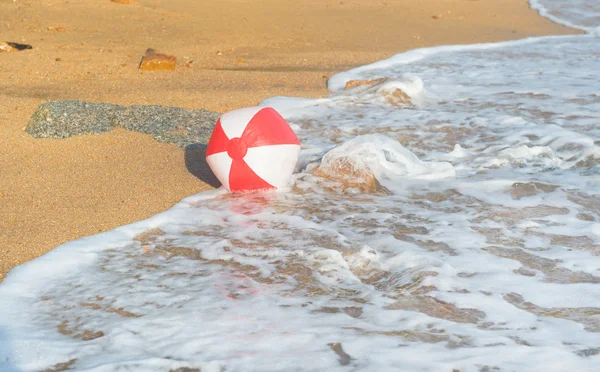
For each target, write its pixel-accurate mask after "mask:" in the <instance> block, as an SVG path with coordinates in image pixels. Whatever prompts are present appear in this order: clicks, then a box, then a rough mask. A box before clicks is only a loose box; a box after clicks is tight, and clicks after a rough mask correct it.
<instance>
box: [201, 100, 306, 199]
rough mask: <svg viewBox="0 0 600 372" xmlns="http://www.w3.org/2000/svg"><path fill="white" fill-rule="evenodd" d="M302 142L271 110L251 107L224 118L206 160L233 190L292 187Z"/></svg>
mask: <svg viewBox="0 0 600 372" xmlns="http://www.w3.org/2000/svg"><path fill="white" fill-rule="evenodd" d="M299 152H300V142H299V141H298V137H296V134H295V133H294V131H293V130H292V128H290V125H289V124H288V123H287V122H286V121H285V119H284V118H282V117H281V115H279V113H278V112H277V111H275V110H274V109H273V108H271V107H248V108H243V109H239V110H235V111H231V112H228V113H226V114H223V115H221V117H220V118H219V120H218V121H217V124H216V125H215V129H214V130H213V133H212V136H211V138H210V141H209V142H208V147H207V149H206V161H207V163H208V165H209V166H210V169H212V171H213V173H214V174H215V176H217V178H218V179H219V181H221V183H222V184H223V186H225V188H226V189H227V190H229V191H251V190H265V189H276V188H281V187H284V186H286V185H287V184H288V182H289V180H290V177H291V175H292V172H293V171H294V168H295V166H296V162H297V161H298V153H299Z"/></svg>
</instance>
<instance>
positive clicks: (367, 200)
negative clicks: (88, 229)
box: [0, 0, 600, 372]
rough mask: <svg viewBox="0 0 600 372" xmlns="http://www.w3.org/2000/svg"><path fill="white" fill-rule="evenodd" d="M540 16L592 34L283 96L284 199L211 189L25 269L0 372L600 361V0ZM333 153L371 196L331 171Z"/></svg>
mask: <svg viewBox="0 0 600 372" xmlns="http://www.w3.org/2000/svg"><path fill="white" fill-rule="evenodd" d="M531 4H532V6H533V7H534V8H536V9H538V10H539V11H540V13H541V14H542V15H544V16H548V17H551V18H552V19H553V20H556V21H560V22H561V23H565V24H568V25H571V26H576V27H579V28H581V29H582V30H585V31H586V32H587V33H586V34H584V35H577V36H558V37H542V38H532V39H526V40H521V41H515V42H507V43H497V44H483V45H470V46H445V47H437V48H428V49H419V50H413V51H409V52H406V53H403V54H400V55H397V56H394V57H392V58H390V59H389V60H385V61H381V62H378V63H375V64H372V65H368V66H363V67H361V68H357V69H355V70H351V71H348V72H345V73H342V74H339V75H336V76H334V77H333V78H331V79H330V81H329V87H330V89H331V90H332V92H333V93H332V95H331V96H330V97H328V98H324V99H318V100H314V99H291V98H281V97H275V98H272V99H269V100H267V101H265V102H264V103H263V104H264V105H271V106H273V107H275V108H276V109H278V110H279V111H280V112H281V113H282V114H283V115H284V117H286V119H287V120H288V121H289V122H290V124H291V125H292V126H293V128H294V129H295V131H296V133H297V134H298V136H299V138H300V140H301V142H302V144H303V150H302V153H301V160H300V162H299V164H298V169H297V173H296V174H295V175H294V179H293V182H292V184H291V186H290V189H289V190H288V191H287V192H279V193H258V194H247V195H230V194H227V193H225V192H223V191H221V190H217V191H212V192H207V193H202V194H198V195H194V196H191V197H189V198H187V199H185V200H183V201H181V202H180V203H178V204H177V205H176V206H174V207H173V208H172V209H170V210H169V211H167V212H164V213H161V214H159V215H156V216H154V217H152V218H150V219H148V220H146V221H141V222H138V223H135V224H132V225H128V226H123V227H121V228H118V229H115V230H113V231H109V232H106V233H103V234H99V235H95V236H91V237H88V238H84V239H80V240H77V241H73V242H70V243H67V244H64V245H62V246H60V247H57V248H56V249H54V250H53V251H52V252H50V253H49V254H47V255H45V256H43V257H40V258H38V259H36V260H34V261H32V262H30V263H28V264H26V265H22V266H20V267H18V268H16V269H14V270H13V271H12V272H11V273H10V274H9V275H8V276H7V278H6V279H5V280H4V282H3V283H2V284H0V371H41V370H49V371H50V370H52V371H54V370H64V369H73V370H85V371H197V370H201V371H203V372H205V371H253V370H255V371H304V370H328V371H336V370H339V371H461V372H465V371H598V370H600V367H599V366H600V32H597V30H598V27H599V26H600V20H599V19H600V18H599V17H600V3H599V2H598V1H595V0H577V1H567V0H561V1H556V0H555V1H550V0H532V1H531ZM377 78H385V79H386V80H383V81H381V82H380V83H379V84H373V85H363V86H359V87H357V88H353V89H348V90H343V89H342V88H343V87H344V85H345V84H346V82H347V81H349V80H353V79H362V80H370V79H377ZM398 89H400V90H401V91H402V92H404V94H400V93H398V92H400V90H398ZM336 159H345V160H346V161H348V162H350V163H351V164H352V165H353V166H354V167H355V168H356V169H357V170H358V171H359V173H360V172H361V171H364V170H366V171H367V173H372V174H373V175H374V176H375V177H376V179H377V187H376V189H375V190H371V192H365V190H361V189H360V187H354V185H351V186H348V185H345V184H343V183H340V182H338V181H334V180H330V179H326V178H322V177H319V176H317V175H315V172H314V170H315V168H316V167H317V166H320V167H322V168H320V169H326V168H327V166H329V165H331V164H334V163H335V161H336ZM321 162H322V164H321Z"/></svg>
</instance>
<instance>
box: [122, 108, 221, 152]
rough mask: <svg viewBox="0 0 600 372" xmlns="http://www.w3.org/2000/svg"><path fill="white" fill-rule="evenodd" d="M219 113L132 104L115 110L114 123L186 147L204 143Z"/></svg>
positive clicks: (160, 140)
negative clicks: (121, 109)
mask: <svg viewBox="0 0 600 372" xmlns="http://www.w3.org/2000/svg"><path fill="white" fill-rule="evenodd" d="M219 116H220V114H219V113H216V112H212V111H206V110H189V109H184V108H180V107H168V106H152V105H149V106H144V105H135V106H130V107H128V108H127V109H126V110H124V111H119V112H117V114H116V123H117V126H120V127H122V128H124V129H127V130H132V131H136V132H142V133H147V134H152V135H153V137H154V139H156V140H157V141H159V142H166V143H174V144H176V145H177V146H180V147H186V146H188V145H191V144H195V143H208V140H209V138H210V135H211V134H212V130H213V127H214V125H215V123H216V122H217V119H218V118H219Z"/></svg>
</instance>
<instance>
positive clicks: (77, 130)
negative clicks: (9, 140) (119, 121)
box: [25, 101, 124, 138]
mask: <svg viewBox="0 0 600 372" xmlns="http://www.w3.org/2000/svg"><path fill="white" fill-rule="evenodd" d="M123 109H124V107H123V106H119V105H114V104H110V103H91V102H83V101H54V102H46V103H44V104H42V105H40V106H39V107H38V108H37V110H35V112H34V113H33V115H32V116H31V118H30V119H29V123H28V124H27V127H26V128H25V130H26V131H27V133H29V134H30V135H31V136H32V137H35V138H67V137H71V136H76V135H81V134H92V133H102V132H107V131H110V130H112V129H113V128H114V126H115V125H114V120H113V118H114V115H115V112H117V111H120V110H123Z"/></svg>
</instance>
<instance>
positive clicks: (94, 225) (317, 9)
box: [0, 0, 574, 280]
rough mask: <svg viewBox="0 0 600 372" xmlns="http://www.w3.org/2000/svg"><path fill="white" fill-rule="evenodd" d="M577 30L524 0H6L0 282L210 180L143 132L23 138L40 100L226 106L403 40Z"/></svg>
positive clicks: (1, 65)
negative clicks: (159, 64)
mask: <svg viewBox="0 0 600 372" xmlns="http://www.w3.org/2000/svg"><path fill="white" fill-rule="evenodd" d="M573 32H574V31H572V30H570V29H568V28H565V27H563V26H560V25H556V24H553V23H552V22H550V21H548V20H546V19H544V18H542V17H540V16H539V15H538V14H537V13H536V12H535V11H533V10H531V9H529V7H528V4H527V1H526V0H504V1H491V0H418V1H417V0H387V1H376V0H346V1H324V0H310V1H305V2H298V1H292V0H285V1H282V0H205V1H202V2H198V1H194V0H170V1H161V0H136V1H134V3H133V4H130V5H123V4H117V3H114V2H111V1H110V0H102V1H97V0H80V1H76V2H73V1H71V2H68V1H62V0H40V1H33V0H30V1H22V0H0V41H11V42H19V43H27V44H31V45H32V46H33V49H32V50H27V51H21V52H16V53H0V172H1V173H0V280H2V278H3V275H5V274H6V273H7V272H8V270H10V269H11V268H13V267H14V266H16V265H19V264H21V263H24V262H26V261H28V260H31V259H33V258H35V257H38V256H40V255H42V254H44V253H46V252H48V251H49V250H50V249H52V248H54V247H56V246H57V245H59V244H62V243H65V242H67V241H70V240H73V239H77V238H81V237H84V236H87V235H91V234H95V233H98V232H101V231H107V230H110V229H112V228H115V227H117V226H121V225H124V224H128V223H131V222H134V221H138V220H141V219H144V218H148V217H150V216H152V215H153V214H156V213H159V212H161V211H164V210H165V209H168V208H169V207H170V206H172V205H173V204H175V203H176V202H177V201H179V200H181V199H182V198H184V197H186V196H188V195H191V194H194V193H197V192H199V191H202V190H206V189H208V188H210V187H211V186H210V185H208V184H206V183H205V182H203V181H202V180H206V178H205V177H204V175H203V174H200V175H199V174H198V172H196V171H195V170H194V169H193V168H194V166H193V165H192V166H190V163H189V161H187V162H186V158H185V157H186V156H185V153H184V151H183V150H182V149H180V148H178V147H176V146H174V145H167V144H162V143H158V142H156V141H154V140H153V139H152V138H151V137H150V136H149V135H143V134H140V133H136V132H128V131H124V130H115V131H113V132H110V133H105V134H101V135H89V136H81V137H73V138H69V139H63V140H46V139H44V140H42V139H33V138H31V137H30V136H29V135H28V134H27V133H26V132H24V131H23V129H24V128H25V126H26V125H27V122H28V119H29V117H30V116H31V114H32V113H33V112H34V111H35V109H36V108H37V106H38V105H39V104H41V103H43V102H46V101H52V100H59V99H78V100H84V101H94V102H112V103H118V104H123V105H130V104H158V105H170V106H179V107H188V108H203V109H208V110H214V111H219V112H225V111H228V110H232V109H236V108H239V107H244V106H251V105H255V104H257V103H258V102H260V101H261V100H263V99H265V98H268V97H272V96H277V95H285V96H301V97H320V96H325V95H327V94H328V92H327V90H326V81H327V78H328V77H329V76H331V75H333V74H334V73H336V72H339V71H344V70H347V69H349V68H352V67H355V66H359V65H364V64H367V63H370V62H374V61H377V60H380V59H384V58H387V57H389V56H392V55H394V54H396V53H400V52H402V51H405V50H408V49H413V48H418V47H425V46H433V45H441V44H470V43H476V42H490V41H501V40H511V39H520V38H523V37H526V36H534V35H551V34H565V33H573ZM147 48H155V49H157V50H158V51H161V52H164V53H168V54H172V55H174V56H176V57H177V58H178V62H177V68H176V70H175V71H165V72H141V71H139V70H138V64H139V62H140V58H141V56H142V55H143V54H144V52H145V50H146V49H147ZM186 163H187V164H186ZM197 176H199V177H197Z"/></svg>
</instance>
